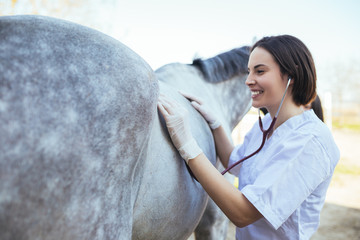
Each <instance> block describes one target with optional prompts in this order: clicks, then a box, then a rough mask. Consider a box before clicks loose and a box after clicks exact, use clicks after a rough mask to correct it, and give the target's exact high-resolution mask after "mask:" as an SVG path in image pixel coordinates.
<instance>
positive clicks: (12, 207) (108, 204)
mask: <svg viewBox="0 0 360 240" xmlns="http://www.w3.org/2000/svg"><path fill="white" fill-rule="evenodd" d="M0 42H1V45H0V238H1V239H10V238H12V239H28V238H33V237H34V236H37V237H40V238H42V237H43V238H47V239H53V238H57V239H60V238H61V239H74V238H82V239H85V238H89V236H91V238H93V239H104V238H116V237H119V236H120V233H121V234H126V233H125V232H128V234H131V222H132V219H131V214H130V213H131V211H132V210H131V209H132V206H131V204H132V202H133V199H131V198H134V194H136V191H137V190H136V188H137V187H138V186H137V184H138V182H137V181H136V180H134V181H132V180H133V176H134V174H137V172H141V166H139V165H138V164H137V163H138V160H139V158H140V157H141V154H145V153H146V150H147V147H146V146H147V144H146V141H147V137H146V136H148V134H149V131H150V125H151V124H152V122H153V119H154V117H155V114H156V101H157V95H158V84H157V81H156V80H155V77H154V73H153V71H152V69H151V68H150V67H149V66H148V65H147V64H146V63H145V61H143V60H142V59H141V58H140V57H139V56H138V55H137V54H135V53H134V52H132V51H131V50H130V49H128V48H127V47H126V46H124V45H122V44H121V43H120V42H118V41H116V40H114V39H112V38H110V37H108V36H106V35H104V34H102V33H100V32H97V31H95V30H92V29H89V28H86V27H83V26H80V25H77V24H73V23H70V22H66V21H62V20H58V19H53V18H47V17H39V16H16V17H0ZM144 136H145V137H144ZM123 182H130V183H131V184H132V185H131V184H129V186H128V187H127V188H121V187H119V186H121V183H123ZM134 189H135V190H134ZM120 202H121V204H120ZM128 212H129V217H128V219H125V218H124V217H123V216H126V215H127V214H128ZM120 216H122V217H120ZM115 219H116V220H117V221H115ZM124 219H125V220H124ZM124 229H127V231H124ZM122 236H124V235H122ZM129 236H130V235H129Z"/></svg>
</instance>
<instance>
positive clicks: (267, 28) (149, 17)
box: [117, 0, 360, 68]
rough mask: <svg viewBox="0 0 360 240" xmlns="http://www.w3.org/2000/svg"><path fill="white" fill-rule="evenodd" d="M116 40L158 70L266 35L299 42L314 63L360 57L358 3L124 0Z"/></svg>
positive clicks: (320, 1)
mask: <svg viewBox="0 0 360 240" xmlns="http://www.w3.org/2000/svg"><path fill="white" fill-rule="evenodd" d="M119 10H120V14H119V17H118V19H117V21H118V22H119V24H120V25H121V28H122V31H123V32H122V35H120V36H118V37H119V38H121V40H122V41H123V42H124V43H126V44H127V45H128V46H130V47H131V48H133V49H134V50H135V51H137V52H138V53H139V54H140V56H142V57H143V58H144V59H145V60H147V61H148V62H149V63H150V65H152V66H153V67H154V68H156V67H159V66H161V65H163V64H166V63H169V62H173V61H180V62H189V61H191V60H192V58H193V57H194V56H200V57H210V56H213V55H216V54H218V53H220V52H222V51H227V50H230V49H232V48H235V47H240V46H242V45H251V44H252V43H253V41H254V39H260V38H261V37H263V36H270V35H279V34H291V35H294V36H296V37H298V38H300V39H301V40H302V41H303V42H304V43H305V44H306V45H307V46H308V48H309V49H310V51H311V52H312V54H313V56H314V59H315V61H316V62H328V61H332V59H333V58H334V59H337V60H347V59H351V58H357V57H358V55H359V53H360V47H359V46H360V44H359V43H360V30H359V29H360V27H359V25H360V14H359V12H360V1H357V0H343V1H334V0H329V1H325V0H318V1H310V0H302V1H281V0H276V1H266V0H254V1H251V0H248V1H242V0H207V1H206V0H196V1H195V0H182V1H170V0H155V1H154V0H153V1H141V0H124V1H120V8H119Z"/></svg>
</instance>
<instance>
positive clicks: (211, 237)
mask: <svg viewBox="0 0 360 240" xmlns="http://www.w3.org/2000/svg"><path fill="white" fill-rule="evenodd" d="M217 168H218V169H219V171H222V170H223V169H224V168H223V167H222V165H221V164H219V161H218V162H217ZM224 177H225V178H226V179H227V180H228V181H229V182H233V181H234V177H233V176H232V175H230V174H225V176H224ZM228 225H229V219H228V218H227V217H226V216H225V214H224V213H223V212H222V211H221V210H220V208H219V207H218V206H217V205H216V204H215V202H214V201H213V200H212V199H211V198H210V199H209V201H208V204H207V206H206V209H205V212H204V215H203V216H202V218H201V221H200V223H199V225H198V226H197V227H196V229H195V232H194V233H195V238H196V240H225V239H226V236H227V231H228Z"/></svg>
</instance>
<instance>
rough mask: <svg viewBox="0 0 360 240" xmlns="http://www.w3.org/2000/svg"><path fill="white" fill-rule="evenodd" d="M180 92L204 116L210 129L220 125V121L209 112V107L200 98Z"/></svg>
mask: <svg viewBox="0 0 360 240" xmlns="http://www.w3.org/2000/svg"><path fill="white" fill-rule="evenodd" d="M180 94H181V95H183V96H184V97H186V98H187V99H189V100H191V105H192V106H193V107H194V108H195V109H196V110H197V111H198V112H199V113H200V114H201V115H202V116H203V117H204V119H205V120H206V121H207V122H208V124H209V126H210V128H211V129H213V130H214V129H216V128H218V127H220V126H221V122H220V121H219V120H218V119H217V118H216V116H215V114H213V113H212V112H211V109H210V107H209V106H208V105H206V104H204V101H203V100H202V99H201V98H199V97H195V96H193V95H190V94H188V93H184V92H180Z"/></svg>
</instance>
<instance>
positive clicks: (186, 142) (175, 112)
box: [158, 95, 202, 163]
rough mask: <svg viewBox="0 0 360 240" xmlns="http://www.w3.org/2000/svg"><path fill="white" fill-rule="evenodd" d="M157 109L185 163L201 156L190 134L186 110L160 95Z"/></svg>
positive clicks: (200, 151)
mask: <svg viewBox="0 0 360 240" xmlns="http://www.w3.org/2000/svg"><path fill="white" fill-rule="evenodd" d="M158 109H159V110H160V112H161V114H162V115H163V116H164V119H165V122H166V126H167V128H168V131H169V134H170V137H171V140H172V142H173V143H174V145H175V147H176V149H177V150H178V151H179V153H180V155H181V157H182V158H183V159H184V160H185V161H186V163H188V162H189V160H190V159H193V158H195V157H196V156H198V155H199V154H201V153H202V150H201V149H200V147H199V145H198V144H197V142H196V140H195V139H194V138H193V136H192V134H191V130H190V123H189V119H188V115H189V113H188V111H187V110H186V108H184V107H182V106H181V105H180V104H179V103H177V102H176V101H174V100H172V99H170V98H168V97H166V96H165V95H160V98H159V100H158Z"/></svg>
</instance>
